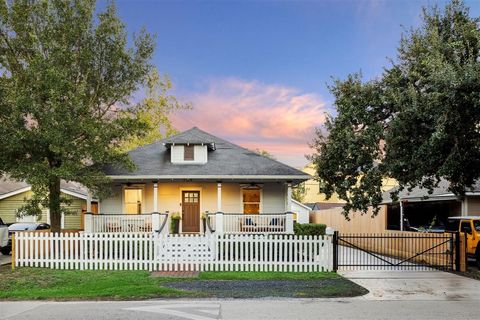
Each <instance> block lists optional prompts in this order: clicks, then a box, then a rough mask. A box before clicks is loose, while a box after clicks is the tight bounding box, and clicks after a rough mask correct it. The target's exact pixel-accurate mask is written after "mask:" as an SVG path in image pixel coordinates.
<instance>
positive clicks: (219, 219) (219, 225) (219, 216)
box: [215, 212, 223, 234]
mask: <svg viewBox="0 0 480 320" xmlns="http://www.w3.org/2000/svg"><path fill="white" fill-rule="evenodd" d="M215 233H216V234H223V212H217V213H216V214H215Z"/></svg>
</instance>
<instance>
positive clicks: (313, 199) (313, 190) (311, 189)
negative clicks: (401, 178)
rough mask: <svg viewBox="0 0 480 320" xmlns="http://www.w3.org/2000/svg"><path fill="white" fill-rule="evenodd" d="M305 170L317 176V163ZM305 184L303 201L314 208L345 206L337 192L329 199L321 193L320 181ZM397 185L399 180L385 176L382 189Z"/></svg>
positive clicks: (315, 209)
mask: <svg viewBox="0 0 480 320" xmlns="http://www.w3.org/2000/svg"><path fill="white" fill-rule="evenodd" d="M302 171H303V172H305V173H307V174H309V175H311V176H312V177H315V176H316V168H315V165H314V164H312V163H310V164H308V165H307V166H305V167H304V168H303V169H302ZM304 185H305V190H306V194H305V198H304V200H303V203H304V204H306V205H307V206H309V207H310V208H311V209H312V210H314V211H317V210H326V209H331V208H336V207H341V206H343V203H345V201H343V200H342V199H340V198H339V197H338V195H337V194H333V195H332V196H331V197H330V198H329V199H328V200H327V198H326V196H325V194H323V193H320V183H319V181H317V180H315V178H312V179H310V180H307V181H305V182H304ZM396 186H397V182H396V180H395V179H392V178H384V179H383V185H382V191H384V192H385V191H388V190H390V189H392V188H394V187H396Z"/></svg>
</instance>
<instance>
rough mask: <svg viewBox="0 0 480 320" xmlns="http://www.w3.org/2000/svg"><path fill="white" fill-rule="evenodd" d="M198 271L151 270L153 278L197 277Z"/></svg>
mask: <svg viewBox="0 0 480 320" xmlns="http://www.w3.org/2000/svg"><path fill="white" fill-rule="evenodd" d="M199 274H200V272H199V271H153V272H151V274H150V275H151V276H152V277H154V278H198V275H199Z"/></svg>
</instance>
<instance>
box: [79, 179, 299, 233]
mask: <svg viewBox="0 0 480 320" xmlns="http://www.w3.org/2000/svg"><path fill="white" fill-rule="evenodd" d="M116 183H117V184H116V185H115V186H112V189H113V193H112V195H111V196H110V197H108V198H106V199H102V200H101V201H100V203H99V212H101V214H98V215H94V214H86V215H85V223H84V226H85V231H86V232H162V233H172V232H173V230H171V225H172V217H174V219H175V218H177V219H179V220H177V221H178V232H179V233H188V234H204V233H208V232H211V233H213V232H216V233H217V234H245V233H250V234H292V233H293V220H294V214H290V212H291V211H292V210H291V208H292V201H291V192H292V190H291V189H292V185H291V183H286V182H282V181H274V182H272V181H260V182H259V181H246V182H244V181H242V182H219V181H198V182H191V181H182V182H180V181H155V182H152V181H142V180H123V181H117V182H116ZM88 207H89V200H88V199H87V211H88V212H90V211H89V210H88ZM307 219H308V217H307ZM307 221H308V220H307ZM174 222H175V221H174ZM174 224H175V223H174ZM175 231H177V230H175Z"/></svg>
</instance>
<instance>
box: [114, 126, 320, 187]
mask: <svg viewBox="0 0 480 320" xmlns="http://www.w3.org/2000/svg"><path fill="white" fill-rule="evenodd" d="M194 139H196V140H194ZM173 141H177V142H175V143H180V141H183V143H187V142H190V143H192V141H196V142H203V143H214V144H215V146H216V150H214V151H209V153H208V162H207V163H206V164H187V165H186V164H181V165H179V164H172V163H171V162H170V149H169V148H167V147H166V146H165V144H167V145H168V143H172V142H173ZM129 155H130V158H131V159H132V161H133V162H134V163H135V165H136V166H137V169H136V170H135V171H133V172H129V171H128V170H125V169H121V168H115V167H107V168H106V169H105V172H106V174H107V175H109V176H112V177H113V178H115V176H117V178H120V177H127V178H130V177H131V178H134V177H135V176H137V177H145V176H147V177H152V178H153V177H155V178H158V179H162V177H163V178H166V179H167V178H168V179H174V178H175V177H179V178H185V177H188V178H191V179H195V178H198V179H200V177H202V178H205V177H207V176H208V177H212V178H215V177H217V178H220V177H226V176H231V177H233V176H236V177H238V176H242V177H250V178H255V177H261V176H269V177H270V179H273V178H272V176H276V177H278V180H292V181H297V182H299V181H304V180H308V179H310V178H311V177H310V176H309V175H308V174H306V173H304V172H302V171H300V170H297V169H295V168H292V167H290V166H288V165H286V164H283V163H281V162H278V161H276V160H272V159H270V158H267V157H265V156H261V155H259V154H257V153H255V152H253V151H251V150H247V149H245V148H242V147H240V146H237V145H235V144H233V143H230V142H228V141H225V140H223V139H220V138H218V137H216V136H213V135H211V134H209V133H207V132H205V131H202V130H200V129H198V128H192V129H190V130H187V131H185V132H183V133H180V134H178V135H176V136H173V137H170V138H167V139H164V140H159V141H156V142H154V143H152V144H148V145H145V146H142V147H139V148H137V149H134V150H132V151H130V152H129ZM232 179H233V178H232ZM238 179H240V178H238ZM259 180H260V179H259Z"/></svg>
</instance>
